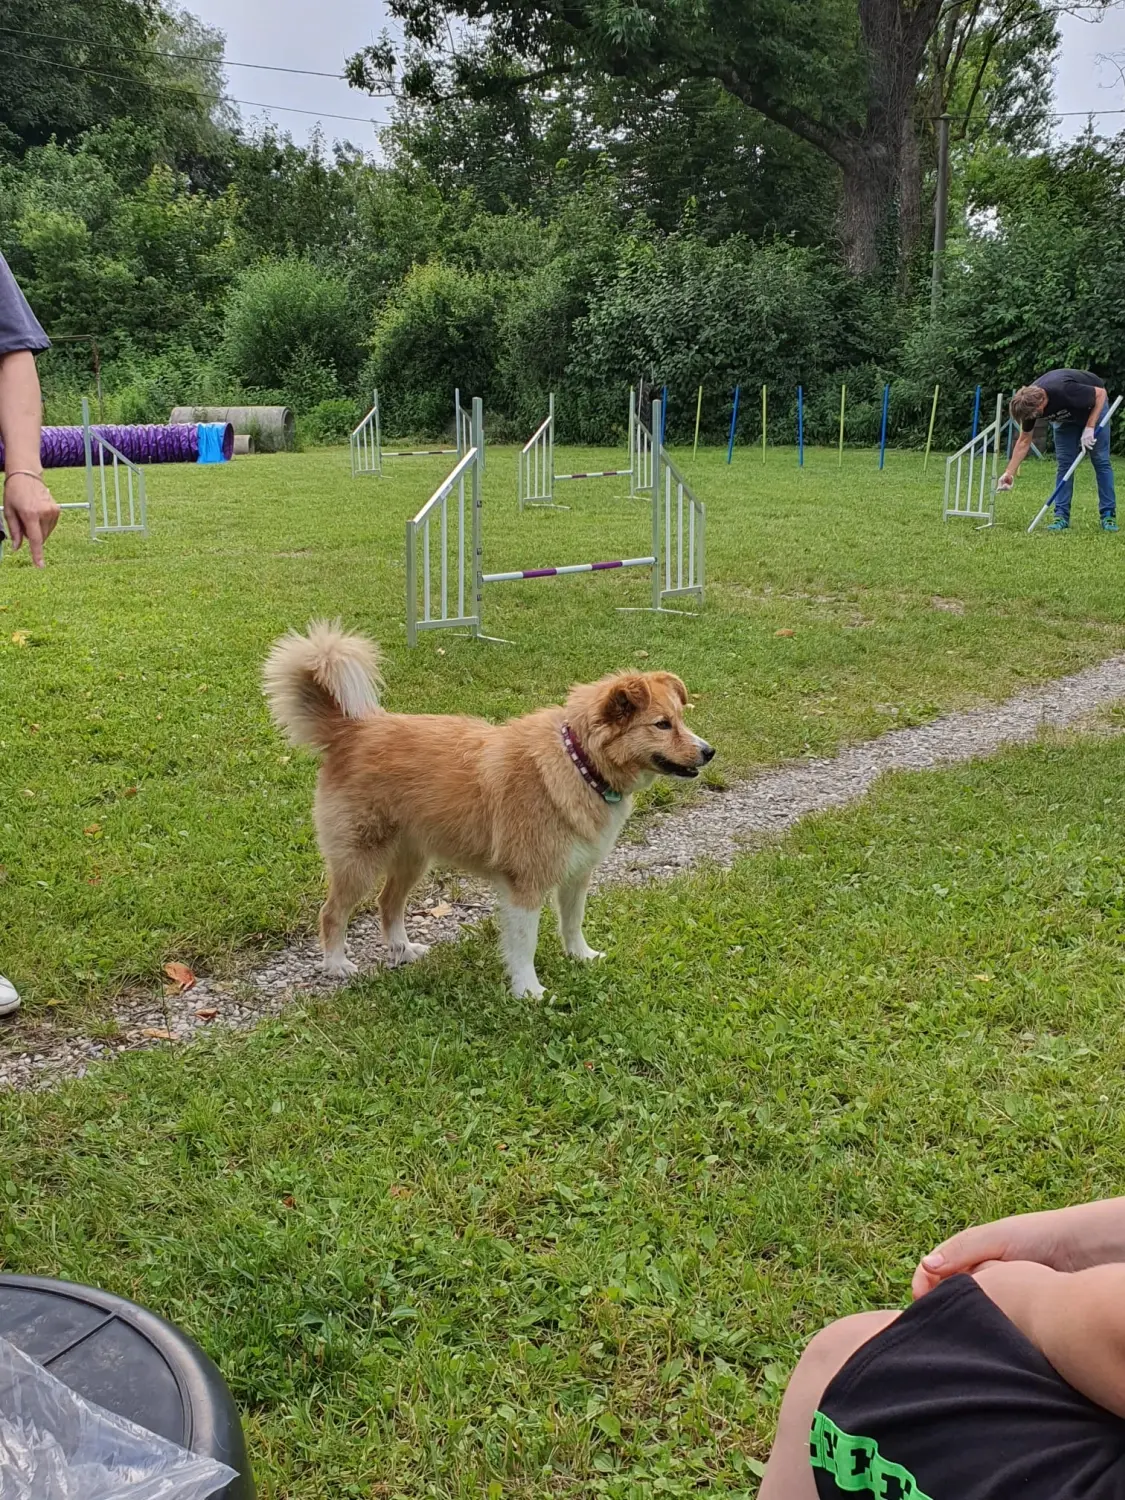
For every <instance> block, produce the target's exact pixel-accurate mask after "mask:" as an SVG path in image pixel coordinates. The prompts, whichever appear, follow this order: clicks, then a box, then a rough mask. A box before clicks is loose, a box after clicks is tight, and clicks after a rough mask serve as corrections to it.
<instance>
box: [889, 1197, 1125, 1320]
mask: <svg viewBox="0 0 1125 1500" xmlns="http://www.w3.org/2000/svg"><path fill="white" fill-rule="evenodd" d="M996 1260H1005V1261H1007V1260H1023V1261H1035V1262H1037V1263H1038V1264H1039V1265H1041V1266H1050V1267H1051V1268H1052V1269H1053V1270H1056V1271H1082V1270H1086V1269H1087V1268H1088V1267H1090V1266H1104V1265H1109V1264H1113V1263H1125V1198H1103V1199H1102V1200H1100V1201H1099V1202H1096V1203H1080V1204H1078V1205H1077V1206H1076V1207H1074V1208H1056V1209H1049V1210H1047V1211H1046V1212H1045V1213H1036V1214H1015V1215H1013V1216H1012V1217H1011V1218H1010V1219H997V1220H996V1222H995V1223H993V1224H978V1225H976V1226H975V1227H974V1228H972V1229H963V1230H962V1231H961V1233H960V1234H955V1235H953V1236H951V1238H949V1239H947V1240H944V1241H943V1242H942V1243H941V1244H940V1245H938V1247H937V1249H936V1250H931V1251H930V1253H929V1255H925V1256H923V1257H922V1259H921V1261H919V1263H918V1267H917V1269H916V1270H915V1272H914V1282H913V1291H914V1295H915V1297H922V1296H925V1294H926V1293H927V1292H929V1291H932V1290H933V1288H934V1287H935V1286H937V1284H938V1282H939V1281H944V1280H945V1279H946V1278H947V1277H949V1276H956V1275H957V1274H958V1273H959V1272H964V1271H967V1272H969V1273H972V1272H973V1271H975V1270H977V1268H978V1267H980V1266H983V1265H986V1264H987V1263H988V1262H989V1261H996Z"/></svg>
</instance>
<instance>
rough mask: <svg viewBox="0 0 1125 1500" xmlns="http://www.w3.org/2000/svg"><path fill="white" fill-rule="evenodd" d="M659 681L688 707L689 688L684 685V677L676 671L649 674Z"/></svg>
mask: <svg viewBox="0 0 1125 1500" xmlns="http://www.w3.org/2000/svg"><path fill="white" fill-rule="evenodd" d="M649 675H650V676H651V677H653V678H654V679H655V681H657V682H659V684H660V685H661V687H666V688H667V689H668V691H669V692H670V693H675V695H676V697H677V698H678V699H679V700H680V703H681V704H682V705H683V706H684V707H685V708H686V707H687V701H688V696H687V688H686V687H684V684H683V680H682V678H679V677H677V676H676V674H675V672H652V673H650V674H649Z"/></svg>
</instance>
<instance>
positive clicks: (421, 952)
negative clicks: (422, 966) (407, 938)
mask: <svg viewBox="0 0 1125 1500" xmlns="http://www.w3.org/2000/svg"><path fill="white" fill-rule="evenodd" d="M429 951H430V945H429V943H392V944H391V945H390V947H389V948H388V949H387V961H388V963H389V964H390V965H391V967H392V968H397V967H398V966H399V964H412V963H414V962H416V960H418V959H419V958H425V956H426V954H427V953H428V952H429Z"/></svg>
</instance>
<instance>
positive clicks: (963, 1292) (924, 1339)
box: [812, 1276, 1125, 1500]
mask: <svg viewBox="0 0 1125 1500" xmlns="http://www.w3.org/2000/svg"><path fill="white" fill-rule="evenodd" d="M812 1463H813V1472H814V1474H815V1476H816V1486H817V1492H818V1494H819V1495H820V1497H821V1500H839V1497H840V1496H841V1495H851V1496H855V1495H857V1494H858V1495H870V1496H874V1497H876V1500H1125V1421H1122V1420H1121V1418H1119V1417H1115V1416H1114V1415H1113V1413H1112V1412H1108V1411H1106V1410H1105V1409H1104V1407H1101V1406H1095V1405H1094V1403H1093V1402H1092V1401H1089V1400H1087V1398H1086V1397H1085V1396H1083V1395H1082V1394H1081V1393H1080V1392H1079V1391H1076V1390H1075V1389H1074V1387H1073V1386H1071V1385H1068V1384H1067V1382H1066V1381H1065V1380H1063V1378H1062V1376H1061V1375H1059V1374H1058V1372H1057V1371H1056V1370H1055V1369H1054V1368H1053V1366H1052V1365H1050V1364H1049V1363H1048V1362H1047V1360H1046V1359H1044V1357H1043V1356H1042V1354H1040V1353H1039V1351H1038V1349H1036V1348H1035V1346H1034V1345H1033V1344H1032V1343H1030V1342H1029V1341H1028V1340H1027V1339H1026V1338H1025V1337H1024V1336H1023V1334H1022V1333H1021V1332H1020V1331H1019V1329H1018V1328H1017V1327H1016V1326H1015V1324H1014V1323H1012V1322H1010V1321H1009V1320H1008V1319H1007V1318H1006V1317H1005V1316H1004V1314H1003V1313H1002V1312H1001V1311H1000V1309H999V1308H998V1307H997V1306H996V1304H995V1302H993V1301H992V1300H991V1298H990V1297H988V1296H986V1295H985V1293H984V1292H982V1291H981V1289H980V1287H979V1286H977V1284H976V1282H975V1281H974V1280H973V1279H972V1277H971V1276H953V1277H951V1278H950V1279H949V1280H948V1281H946V1282H943V1283H942V1284H941V1285H940V1286H939V1287H938V1288H937V1289H936V1290H935V1291H932V1292H931V1293H930V1294H929V1295H928V1296H926V1297H923V1298H922V1299H921V1300H920V1301H918V1302H915V1303H913V1304H912V1305H911V1306H910V1307H909V1308H908V1309H907V1310H906V1312H904V1313H903V1315H902V1317H901V1318H899V1319H897V1320H896V1321H895V1322H894V1323H892V1324H891V1326H890V1327H889V1328H888V1329H886V1331H885V1332H883V1333H880V1334H877V1335H876V1336H875V1338H873V1339H872V1340H871V1341H870V1342H869V1343H867V1344H864V1346H863V1348H862V1349H859V1350H857V1351H856V1353H855V1354H854V1355H853V1356H852V1358H851V1359H850V1360H848V1362H847V1364H846V1365H845V1366H844V1367H843V1369H842V1370H841V1371H840V1372H839V1374H838V1375H837V1376H836V1378H835V1379H834V1380H833V1381H832V1382H831V1384H830V1385H829V1387H828V1389H827V1390H826V1391H825V1393H824V1397H823V1399H822V1401H821V1403H820V1411H819V1412H818V1413H817V1417H816V1421H815V1422H814V1424H813V1431H812Z"/></svg>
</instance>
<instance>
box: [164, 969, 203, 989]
mask: <svg viewBox="0 0 1125 1500" xmlns="http://www.w3.org/2000/svg"><path fill="white" fill-rule="evenodd" d="M164 972H165V974H167V976H168V978H169V979H170V980H171V981H172V983H173V984H174V985H177V986H178V988H177V989H176V990H174V991H173V993H174V994H177V995H181V994H183V992H184V990H190V989H191V988H192V986H193V985H194V984H195V975H194V974H193V973H192V972H191V970H190V969H189V968H188V966H187V964H177V963H171V964H165V965H164Z"/></svg>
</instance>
